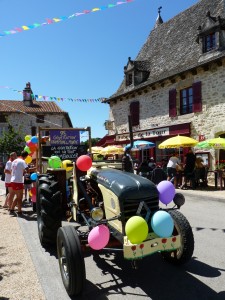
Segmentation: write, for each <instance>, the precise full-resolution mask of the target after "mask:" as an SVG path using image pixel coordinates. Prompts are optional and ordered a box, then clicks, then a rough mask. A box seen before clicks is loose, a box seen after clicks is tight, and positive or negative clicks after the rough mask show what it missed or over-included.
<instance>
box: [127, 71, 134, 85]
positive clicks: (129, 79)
mask: <svg viewBox="0 0 225 300" xmlns="http://www.w3.org/2000/svg"><path fill="white" fill-rule="evenodd" d="M132 83H133V76H132V74H131V73H129V74H127V75H126V86H129V85H131V84H132Z"/></svg>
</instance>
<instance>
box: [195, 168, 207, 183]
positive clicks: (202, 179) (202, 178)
mask: <svg viewBox="0 0 225 300" xmlns="http://www.w3.org/2000/svg"><path fill="white" fill-rule="evenodd" d="M207 176H208V167H204V168H197V169H195V183H196V186H201V187H207V186H208V179H207Z"/></svg>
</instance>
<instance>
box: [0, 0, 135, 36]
mask: <svg viewBox="0 0 225 300" xmlns="http://www.w3.org/2000/svg"><path fill="white" fill-rule="evenodd" d="M133 1H134V0H125V1H119V2H116V3H115V4H108V5H104V6H100V7H95V8H92V9H90V10H84V11H82V12H77V13H74V14H72V15H70V16H63V17H58V18H52V19H46V22H43V23H34V24H31V25H24V26H21V27H16V28H14V29H11V30H4V31H3V32H2V33H0V38H2V37H5V36H7V35H10V34H16V33H19V32H23V31H26V30H30V29H35V28H38V27H41V26H46V25H51V24H54V23H58V22H61V21H66V20H69V19H72V18H75V17H79V16H81V15H86V14H89V13H93V12H97V11H102V10H106V9H108V8H113V7H116V6H119V5H121V4H127V3H129V2H133Z"/></svg>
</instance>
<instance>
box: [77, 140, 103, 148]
mask: <svg viewBox="0 0 225 300" xmlns="http://www.w3.org/2000/svg"><path fill="white" fill-rule="evenodd" d="M98 141H100V138H91V146H92V147H93V146H96V144H97V142H98ZM81 144H83V145H86V146H87V147H88V148H89V140H86V141H84V142H81Z"/></svg>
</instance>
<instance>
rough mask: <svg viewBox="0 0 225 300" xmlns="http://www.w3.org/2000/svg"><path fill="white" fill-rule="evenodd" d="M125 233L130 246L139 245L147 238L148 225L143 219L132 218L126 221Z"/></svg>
mask: <svg viewBox="0 0 225 300" xmlns="http://www.w3.org/2000/svg"><path fill="white" fill-rule="evenodd" d="M125 232H126V235H127V237H128V239H129V241H130V242H131V243H132V244H140V243H142V242H143V241H144V240H145V239H146V238H147V236H148V224H147V222H146V221H145V219H144V218H142V217H139V216H133V217H131V218H130V219H129V220H128V221H127V223H126V225H125Z"/></svg>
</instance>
